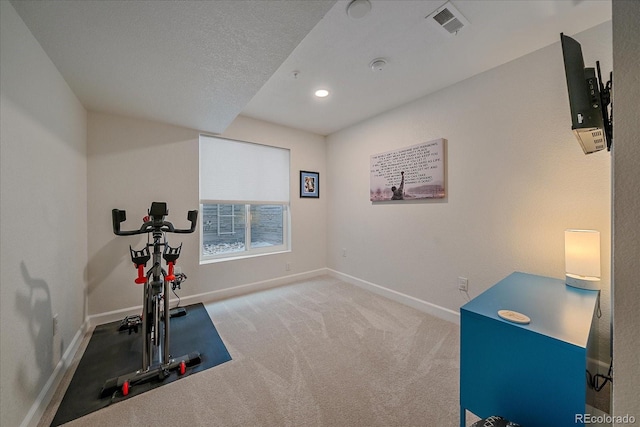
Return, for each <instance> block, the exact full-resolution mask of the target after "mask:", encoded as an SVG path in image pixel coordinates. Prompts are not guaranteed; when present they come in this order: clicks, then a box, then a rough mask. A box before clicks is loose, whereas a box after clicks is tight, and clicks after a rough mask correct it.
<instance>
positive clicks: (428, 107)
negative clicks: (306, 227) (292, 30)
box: [327, 22, 612, 360]
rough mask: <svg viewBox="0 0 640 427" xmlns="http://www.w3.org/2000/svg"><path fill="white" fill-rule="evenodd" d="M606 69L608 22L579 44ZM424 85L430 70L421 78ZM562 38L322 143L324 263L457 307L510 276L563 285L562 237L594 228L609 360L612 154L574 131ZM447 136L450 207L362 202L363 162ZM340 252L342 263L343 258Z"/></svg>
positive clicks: (604, 350) (445, 203)
mask: <svg viewBox="0 0 640 427" xmlns="http://www.w3.org/2000/svg"><path fill="white" fill-rule="evenodd" d="M575 37H576V39H577V40H578V41H579V42H580V43H581V44H582V47H583V52H584V55H585V62H586V63H587V64H592V65H595V61H596V60H600V61H601V65H602V69H603V70H611V67H612V53H611V22H608V23H605V24H602V25H600V26H598V27H595V28H593V29H590V30H588V31H585V32H584V33H581V34H578V35H576V36H575ZM428 78H429V73H428V70H425V79H428ZM570 128H571V119H570V113H569V102H568V96H567V88H566V81H565V75H564V67H563V63H562V53H561V47H560V43H559V37H558V42H557V43H555V44H553V45H552V46H549V47H546V48H544V49H541V50H539V51H537V52H534V53H532V54H529V55H527V56H525V57H522V58H520V59H517V60H515V61H512V62H510V63H507V64H505V65H502V66H500V67H497V68H495V69H492V70H489V71H487V72H485V73H483V74H480V75H478V76H475V77H472V78H470V79H468V80H466V81H463V82H461V83H458V84H456V85H454V86H451V87H449V88H446V89H444V90H441V91H439V92H437V93H435V94H433V95H430V96H427V97H424V98H422V99H418V100H416V101H415V102H412V103H409V104H407V105H404V106H401V107H399V108H396V109H394V110H391V111H388V112H386V113H383V114H381V115H379V116H377V117H375V118H372V119H370V120H367V121H364V122H362V123H360V124H358V125H356V126H352V127H350V128H348V129H345V130H343V131H340V132H338V133H335V134H333V135H330V136H329V137H328V138H327V144H328V147H327V165H328V180H327V187H328V190H327V191H328V193H329V194H330V200H329V210H328V227H329V238H328V266H329V268H331V269H334V270H336V271H338V272H341V273H344V274H346V275H350V276H353V277H356V278H358V279H359V280H362V281H364V282H369V283H372V284H374V285H378V286H382V287H384V288H387V289H390V290H392V291H395V292H399V293H401V294H405V295H408V296H410V297H413V298H417V299H419V300H423V301H426V302H429V303H432V304H435V305H437V306H440V307H442V308H445V309H448V310H451V311H458V309H459V307H460V305H462V304H464V303H465V302H466V298H465V297H464V295H463V294H461V293H460V292H459V291H458V290H457V278H458V276H462V277H466V278H468V279H469V295H470V296H471V297H474V296H476V295H478V294H479V293H481V292H482V291H484V290H486V289H487V288H488V287H490V286H491V285H493V284H494V283H496V282H497V281H498V280H500V279H502V278H503V277H505V276H506V275H508V274H509V273H511V272H512V271H523V272H528V273H534V274H541V275H546V276H552V277H557V278H564V230H565V229H566V228H588V229H596V230H599V231H600V232H601V238H602V260H603V261H602V287H603V297H602V300H603V320H602V322H601V324H602V326H601V328H600V329H601V331H600V332H601V334H602V340H601V355H603V356H601V357H603V359H604V360H607V359H608V346H609V338H608V334H609V327H608V324H609V309H610V304H609V299H610V263H609V261H608V260H609V259H610V221H611V217H610V206H611V180H610V173H611V172H610V165H611V155H610V154H609V153H607V152H600V153H597V154H592V155H589V156H585V155H584V154H583V153H582V150H581V148H580V145H579V144H578V142H577V141H576V139H575V138H574V136H573V134H572V132H571V129H570ZM437 138H445V139H447V140H448V152H447V157H448V158H447V180H448V182H447V198H446V199H445V200H441V201H438V200H434V201H427V202H413V203H411V202H402V203H384V204H374V203H372V202H370V201H369V156H370V155H372V154H376V153H381V152H385V151H389V150H392V149H397V148H402V147H406V146H411V145H414V144H417V143H420V142H425V141H430V140H434V139H437ZM343 248H344V249H346V250H347V256H346V257H343V256H342V250H343Z"/></svg>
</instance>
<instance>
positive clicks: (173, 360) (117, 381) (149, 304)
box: [100, 202, 201, 397]
mask: <svg viewBox="0 0 640 427" xmlns="http://www.w3.org/2000/svg"><path fill="white" fill-rule="evenodd" d="M148 213H149V215H148V216H146V217H145V218H144V223H143V224H142V226H141V227H140V228H139V229H137V230H130V231H124V230H121V229H120V224H121V223H122V222H124V221H126V219H127V215H126V211H123V210H119V209H113V210H112V211H111V216H112V220H113V232H114V233H115V234H116V235H118V236H132V235H136V234H144V233H147V234H148V235H151V237H152V240H153V241H150V240H149V238H147V244H146V245H145V246H144V247H143V248H142V250H139V251H138V250H134V249H133V248H132V247H131V246H129V251H130V254H131V261H133V264H134V265H135V267H136V269H137V271H138V276H137V277H136V279H135V283H137V284H139V285H143V288H144V290H143V294H144V296H143V307H142V316H127V317H126V318H125V320H124V321H123V324H126V327H127V328H128V329H129V333H131V330H133V331H134V332H136V333H137V332H138V326H141V327H142V334H143V347H142V368H141V369H140V370H138V371H135V372H131V373H129V374H126V375H121V376H118V377H115V378H111V379H109V380H107V381H106V382H105V384H104V386H103V387H102V391H101V394H100V395H101V397H105V396H108V395H111V394H113V393H114V392H117V391H118V390H119V391H120V392H121V393H122V395H123V396H127V395H128V394H129V391H130V389H131V387H132V386H133V385H135V384H139V383H142V382H145V381H149V380H151V379H159V380H164V379H165V378H166V377H167V376H169V375H170V373H171V371H172V370H177V371H178V374H179V375H184V374H185V372H186V369H187V367H191V366H194V365H197V364H199V363H200V362H201V357H200V353H199V352H192V353H189V354H186V355H183V356H179V357H171V355H170V354H169V319H170V318H171V317H172V316H171V311H170V309H169V300H168V299H167V298H168V294H169V285H170V284H173V286H175V285H176V282H178V286H179V283H180V281H181V280H182V277H181V276H184V275H180V274H178V275H177V276H178V277H176V274H175V273H174V266H175V264H176V261H177V260H178V257H179V256H180V251H181V250H182V243H181V244H180V246H178V247H171V246H169V243H168V242H167V240H166V234H167V233H193V232H194V231H195V228H196V223H197V220H198V211H197V210H192V211H189V212H188V214H187V219H188V220H189V221H190V222H191V227H190V228H188V229H178V228H175V227H174V226H173V224H172V223H170V222H169V221H165V216H167V215H168V213H169V211H168V210H167V204H166V203H165V202H153V203H152V204H151V208H150V209H149V211H148ZM149 249H152V250H153V252H150V251H149ZM162 259H164V261H165V262H166V264H167V269H168V270H165V269H164V268H162ZM149 260H152V265H151V268H149V270H147V271H146V273H145V267H146V265H147V262H148V261H149ZM180 310H181V311H179V312H178V313H176V315H184V314H186V312H184V311H182V310H184V309H180ZM121 330H122V326H121Z"/></svg>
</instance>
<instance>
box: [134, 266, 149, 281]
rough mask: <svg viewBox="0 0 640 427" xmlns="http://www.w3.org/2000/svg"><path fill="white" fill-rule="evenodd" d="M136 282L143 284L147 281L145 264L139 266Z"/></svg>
mask: <svg viewBox="0 0 640 427" xmlns="http://www.w3.org/2000/svg"><path fill="white" fill-rule="evenodd" d="M135 282H136V283H137V284H138V285H143V284H145V283H146V282H147V278H146V277H145V276H144V265H142V264H140V265H139V266H138V277H136V280H135Z"/></svg>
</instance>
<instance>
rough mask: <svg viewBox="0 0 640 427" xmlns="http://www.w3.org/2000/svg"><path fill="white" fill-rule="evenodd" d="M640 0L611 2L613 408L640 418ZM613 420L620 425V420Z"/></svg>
mask: <svg viewBox="0 0 640 427" xmlns="http://www.w3.org/2000/svg"><path fill="white" fill-rule="evenodd" d="M638 22H640V2H637V1H620V0H617V1H614V2H613V23H614V29H613V61H614V65H615V74H614V85H613V91H614V105H615V116H614V119H615V120H614V136H615V138H614V139H615V144H614V150H613V153H614V156H613V160H614V166H613V170H614V174H613V177H614V186H613V194H614V203H613V210H614V217H613V228H614V257H613V261H614V262H613V265H614V267H613V279H614V287H613V289H614V292H613V300H614V333H613V352H614V353H613V354H614V370H615V372H614V383H613V413H614V414H615V415H619V416H624V415H626V414H629V415H633V416H635V419H636V422H639V421H638V420H640V399H638V390H640V375H638V373H639V372H640V356H638V355H639V354H640V327H639V326H640V321H639V320H638V318H639V315H638V305H640V279H639V278H640V262H639V261H640V259H639V257H640V226H639V225H638V218H640V198H639V197H638V194H639V190H638V183H639V182H640V168H639V167H638V165H640V138H638V129H639V128H640V104H639V103H638V100H639V99H640V73H638V70H639V69H640V26H639V25H638ZM617 425H624V424H623V423H618V424H617Z"/></svg>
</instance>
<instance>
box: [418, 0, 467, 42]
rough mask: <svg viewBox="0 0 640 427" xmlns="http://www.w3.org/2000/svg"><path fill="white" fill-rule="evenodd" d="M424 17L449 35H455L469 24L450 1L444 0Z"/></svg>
mask: <svg viewBox="0 0 640 427" xmlns="http://www.w3.org/2000/svg"><path fill="white" fill-rule="evenodd" d="M426 19H427V21H428V22H430V23H431V24H433V25H434V26H436V27H437V28H439V29H440V30H441V31H444V32H445V34H447V35H450V36H455V35H456V34H458V32H459V31H460V30H461V29H463V28H464V27H466V26H468V25H469V21H467V20H466V19H465V17H464V16H462V14H461V13H460V11H459V10H458V9H456V8H455V7H454V6H453V5H452V4H451V2H446V3H445V4H443V5H442V6H440V7H439V8H438V9H436V10H435V12H433V13H432V14H431V15H428V16H427V17H426Z"/></svg>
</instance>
